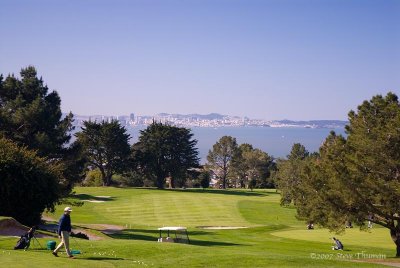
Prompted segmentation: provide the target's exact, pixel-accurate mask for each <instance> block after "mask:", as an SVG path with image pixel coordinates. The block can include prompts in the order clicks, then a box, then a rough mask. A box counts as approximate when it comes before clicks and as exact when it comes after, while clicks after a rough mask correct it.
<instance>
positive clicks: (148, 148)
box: [132, 122, 199, 189]
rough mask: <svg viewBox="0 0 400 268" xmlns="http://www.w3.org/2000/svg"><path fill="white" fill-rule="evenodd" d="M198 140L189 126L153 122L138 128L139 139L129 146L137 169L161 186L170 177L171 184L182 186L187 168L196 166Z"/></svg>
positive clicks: (162, 186)
mask: <svg viewBox="0 0 400 268" xmlns="http://www.w3.org/2000/svg"><path fill="white" fill-rule="evenodd" d="M196 144H197V140H195V139H193V134H192V133H191V130H190V129H187V128H181V127H175V126H170V125H166V124H162V123H157V122H153V123H152V124H151V125H149V126H148V127H147V128H146V129H144V130H142V131H140V136H139V141H138V142H137V143H135V144H134V145H133V146H132V152H133V159H134V161H135V163H136V168H137V170H138V172H140V173H142V174H144V175H145V176H146V177H148V178H149V179H152V180H154V181H155V184H156V185H157V187H158V188H160V189H162V188H164V185H165V182H166V178H167V177H170V180H171V185H172V187H175V186H176V185H178V186H183V185H184V183H185V180H186V177H187V172H188V169H190V168H193V167H198V165H199V158H198V149H197V148H196Z"/></svg>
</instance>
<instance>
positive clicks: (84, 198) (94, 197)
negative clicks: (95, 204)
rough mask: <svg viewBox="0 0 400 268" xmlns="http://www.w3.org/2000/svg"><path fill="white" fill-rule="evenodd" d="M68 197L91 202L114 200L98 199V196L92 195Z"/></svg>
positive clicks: (111, 198)
mask: <svg viewBox="0 0 400 268" xmlns="http://www.w3.org/2000/svg"><path fill="white" fill-rule="evenodd" d="M70 197H73V198H77V199H79V200H81V201H82V200H93V201H113V200H115V198H114V197H99V196H94V195H89V194H74V195H71V196H70Z"/></svg>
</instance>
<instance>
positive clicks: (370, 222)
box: [368, 214, 374, 229]
mask: <svg viewBox="0 0 400 268" xmlns="http://www.w3.org/2000/svg"><path fill="white" fill-rule="evenodd" d="M373 220H374V215H372V214H371V215H368V228H370V229H371V228H372V221H373Z"/></svg>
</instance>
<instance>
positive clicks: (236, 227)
mask: <svg viewBox="0 0 400 268" xmlns="http://www.w3.org/2000/svg"><path fill="white" fill-rule="evenodd" d="M196 228H199V229H206V230H235V229H245V228H248V227H245V226H196Z"/></svg>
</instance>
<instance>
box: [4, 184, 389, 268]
mask: <svg viewBox="0 0 400 268" xmlns="http://www.w3.org/2000/svg"><path fill="white" fill-rule="evenodd" d="M75 192H76V193H75V195H74V196H73V198H71V200H70V201H82V200H97V201H105V202H101V203H93V202H88V201H83V202H84V205H83V206H81V207H76V206H74V207H73V212H72V223H73V224H74V227H77V228H82V227H86V228H87V227H89V228H91V227H90V226H91V224H112V225H120V226H122V227H123V228H124V230H123V231H121V232H119V233H116V234H110V235H103V238H104V239H103V240H97V241H95V240H89V241H87V240H76V239H72V240H71V245H72V248H73V249H79V250H81V251H82V252H83V254H81V255H78V256H77V259H74V260H70V259H67V258H66V256H65V254H64V255H62V256H61V257H59V258H55V257H53V256H52V255H51V254H50V252H49V251H46V250H37V249H32V250H28V251H13V250H11V248H12V247H13V246H14V245H15V242H16V240H17V238H10V237H0V267H300V266H302V267H381V266H380V265H379V264H373V263H364V262H363V263H360V262H354V259H350V260H349V256H353V257H356V254H357V253H359V252H366V253H368V254H385V255H386V256H388V257H390V256H393V255H394V254H395V250H394V244H393V243H392V242H391V241H390V238H389V235H388V232H387V231H386V230H385V229H379V228H376V229H375V228H374V229H373V230H372V233H370V234H368V233H367V234H368V235H366V233H364V232H360V231H358V230H357V229H352V230H350V232H348V233H346V234H345V235H344V236H343V237H341V240H342V241H343V242H344V244H345V246H346V250H345V251H342V252H341V253H345V254H347V255H346V256H347V257H346V258H343V256H340V255H337V254H336V253H337V252H333V251H332V250H331V249H330V246H331V242H330V241H329V237H331V236H332V234H330V233H329V232H328V231H326V230H323V229H316V230H312V231H308V230H305V225H304V223H302V222H299V221H297V220H296V218H295V210H294V209H293V208H282V207H280V206H279V195H278V194H277V193H276V192H275V191H273V190H268V191H266V190H259V191H254V192H250V191H244V190H227V191H223V190H206V191H203V190H191V189H188V190H155V189H134V188H130V189H120V188H103V187H98V188H76V189H75ZM104 196H110V198H107V197H104ZM63 207H65V205H62V206H59V207H58V208H57V211H56V212H55V213H54V214H50V215H48V216H50V217H53V218H55V219H58V217H59V216H60V215H61V214H62V208H63ZM175 225H181V226H186V227H188V231H189V236H190V239H191V244H189V245H188V244H178V243H173V244H170V243H157V242H156V241H157V238H158V231H157V228H158V227H161V226H175ZM196 226H246V227H248V228H246V229H238V230H206V229H200V228H196ZM93 228H96V227H94V226H93ZM89 231H90V230H89ZM47 240H49V239H39V241H40V242H41V243H42V245H45V244H46V241H47ZM350 241H351V242H350ZM376 241H379V242H377V243H375V242H376ZM33 248H35V247H33ZM358 261H359V260H358ZM363 261H365V259H363ZM383 261H389V262H393V261H395V259H391V258H389V259H386V260H383ZM382 267H383V266H382Z"/></svg>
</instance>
